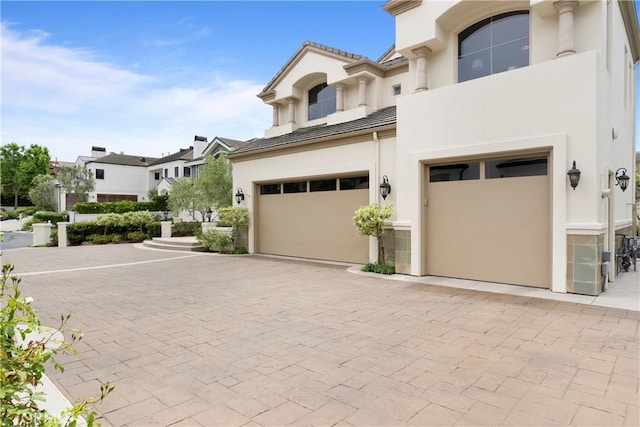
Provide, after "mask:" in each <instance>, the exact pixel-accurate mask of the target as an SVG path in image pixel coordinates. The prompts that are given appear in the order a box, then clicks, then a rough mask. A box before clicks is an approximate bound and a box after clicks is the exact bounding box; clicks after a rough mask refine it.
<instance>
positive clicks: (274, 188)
mask: <svg viewBox="0 0 640 427" xmlns="http://www.w3.org/2000/svg"><path fill="white" fill-rule="evenodd" d="M260 194H280V184H263V185H261V186H260Z"/></svg>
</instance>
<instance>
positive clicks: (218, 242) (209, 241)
mask: <svg viewBox="0 0 640 427" xmlns="http://www.w3.org/2000/svg"><path fill="white" fill-rule="evenodd" d="M198 241H199V242H200V243H201V244H202V247H204V248H205V249H206V250H208V251H215V250H216V249H217V250H218V251H219V252H220V253H226V252H227V248H228V247H229V245H231V243H232V242H233V239H232V237H231V236H230V235H229V233H225V232H223V231H205V232H204V233H201V234H200V236H198Z"/></svg>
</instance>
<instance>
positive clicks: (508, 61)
mask: <svg viewBox="0 0 640 427" xmlns="http://www.w3.org/2000/svg"><path fill="white" fill-rule="evenodd" d="M492 65H493V70H492V74H496V73H501V72H503V71H509V70H513V69H516V68H520V67H526V66H527V65H529V37H526V38H524V39H521V40H516V41H513V42H511V43H507V44H503V45H502V46H496V47H494V48H493V60H492Z"/></svg>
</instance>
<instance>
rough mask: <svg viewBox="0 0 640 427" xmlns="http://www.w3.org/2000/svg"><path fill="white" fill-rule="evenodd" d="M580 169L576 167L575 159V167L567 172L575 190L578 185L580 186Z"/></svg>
mask: <svg viewBox="0 0 640 427" xmlns="http://www.w3.org/2000/svg"><path fill="white" fill-rule="evenodd" d="M580 173H581V172H580V169H578V168H577V167H576V161H575V160H574V161H573V167H572V168H571V169H569V172H567V175H569V182H570V183H571V188H573V189H574V190H575V189H576V187H577V186H578V183H579V182H580Z"/></svg>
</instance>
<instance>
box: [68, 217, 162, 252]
mask: <svg viewBox="0 0 640 427" xmlns="http://www.w3.org/2000/svg"><path fill="white" fill-rule="evenodd" d="M107 231H108V234H107V233H106V232H107ZM160 232H161V227H160V222H159V221H152V222H149V223H147V224H144V225H143V226H142V231H140V226H139V225H128V226H108V229H107V227H106V226H104V225H97V224H96V223H94V222H76V223H75V224H69V225H68V226H67V237H68V238H69V244H70V245H71V246H76V245H81V244H83V243H85V242H90V243H107V240H108V241H109V242H112V243H116V242H137V241H140V236H141V234H140V233H144V234H145V235H146V237H147V238H148V239H151V238H153V237H159V236H160ZM105 235H106V236H105ZM114 235H117V236H119V238H115V237H114ZM96 236H103V237H105V238H104V239H103V238H97V237H96Z"/></svg>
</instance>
